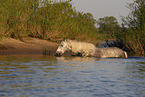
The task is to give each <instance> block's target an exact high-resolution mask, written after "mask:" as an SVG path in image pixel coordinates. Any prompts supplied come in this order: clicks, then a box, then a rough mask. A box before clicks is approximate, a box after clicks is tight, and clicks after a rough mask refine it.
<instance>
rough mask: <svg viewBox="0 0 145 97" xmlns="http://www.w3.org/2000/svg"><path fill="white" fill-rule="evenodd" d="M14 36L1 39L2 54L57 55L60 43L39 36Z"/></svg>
mask: <svg viewBox="0 0 145 97" xmlns="http://www.w3.org/2000/svg"><path fill="white" fill-rule="evenodd" d="M22 40H23V41H20V40H18V39H13V38H2V39H1V40H0V55H32V54H33V55H36V54H38V55H55V51H56V49H57V48H58V46H59V44H58V43H55V42H50V41H47V40H41V39H38V38H31V37H27V38H23V39H22Z"/></svg>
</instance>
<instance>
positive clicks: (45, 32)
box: [0, 0, 145, 54]
mask: <svg viewBox="0 0 145 97" xmlns="http://www.w3.org/2000/svg"><path fill="white" fill-rule="evenodd" d="M71 1H72V0H68V1H65V2H61V1H60V2H52V1H51V0H0V6H1V7H0V37H12V38H16V39H20V40H22V37H36V38H41V39H47V40H50V41H57V40H59V39H62V38H69V39H76V40H82V41H88V42H92V43H94V44H96V43H99V42H101V41H104V40H119V41H123V42H124V43H125V44H126V46H127V47H128V48H129V49H130V50H131V51H133V52H134V53H139V54H143V53H144V50H145V38H144V37H145V33H144V31H145V27H144V26H145V23H144V22H145V21H144V19H145V14H144V12H145V11H144V10H145V8H144V7H145V6H144V0H136V1H134V3H133V4H129V8H130V9H131V11H132V12H131V14H130V15H129V16H128V17H126V18H124V17H123V18H122V21H123V23H122V26H121V27H120V25H119V24H118V21H117V19H116V18H115V17H113V16H110V17H109V16H106V17H104V18H100V19H99V20H98V21H96V20H95V19H94V18H93V16H92V14H91V13H83V12H79V11H76V10H75V8H73V7H72V3H71ZM96 24H97V25H98V28H96V26H95V25H96Z"/></svg>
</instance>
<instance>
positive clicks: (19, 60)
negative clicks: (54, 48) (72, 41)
mask: <svg viewBox="0 0 145 97" xmlns="http://www.w3.org/2000/svg"><path fill="white" fill-rule="evenodd" d="M0 97H145V57H129V58H128V59H123V58H89V57H72V56H64V57H55V56H0Z"/></svg>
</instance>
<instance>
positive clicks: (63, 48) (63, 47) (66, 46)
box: [56, 40, 71, 56]
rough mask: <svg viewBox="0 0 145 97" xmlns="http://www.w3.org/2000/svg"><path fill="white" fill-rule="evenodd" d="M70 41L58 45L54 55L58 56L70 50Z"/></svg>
mask: <svg viewBox="0 0 145 97" xmlns="http://www.w3.org/2000/svg"><path fill="white" fill-rule="evenodd" d="M70 41H71V40H64V41H62V42H61V43H60V45H59V47H58V49H57V50H56V55H58V56H60V55H62V54H63V53H64V52H65V51H69V50H71V47H70V46H69V44H70Z"/></svg>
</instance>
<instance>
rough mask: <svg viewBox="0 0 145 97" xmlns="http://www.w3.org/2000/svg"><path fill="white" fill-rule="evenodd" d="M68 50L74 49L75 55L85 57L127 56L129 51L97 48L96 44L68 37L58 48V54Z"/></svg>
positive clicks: (115, 48)
mask: <svg viewBox="0 0 145 97" xmlns="http://www.w3.org/2000/svg"><path fill="white" fill-rule="evenodd" d="M66 51H72V52H73V53H74V54H75V55H81V56H85V57H98V58H107V57H120V58H127V53H126V52H125V51H123V50H122V49H120V48H117V47H108V48H97V47H96V46H95V45H93V44H91V43H87V42H80V41H76V40H69V39H66V40H64V41H62V42H61V43H60V45H59V47H58V49H57V50H56V55H58V56H60V55H62V54H63V53H64V52H66Z"/></svg>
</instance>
